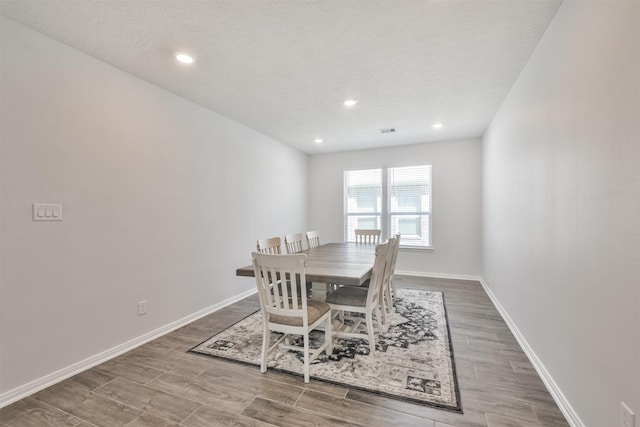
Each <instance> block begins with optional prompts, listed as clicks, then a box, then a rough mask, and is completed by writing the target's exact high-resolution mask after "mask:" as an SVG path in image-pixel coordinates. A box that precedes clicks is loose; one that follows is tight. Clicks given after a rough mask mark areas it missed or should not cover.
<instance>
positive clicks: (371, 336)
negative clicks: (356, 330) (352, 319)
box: [365, 310, 376, 354]
mask: <svg viewBox="0 0 640 427" xmlns="http://www.w3.org/2000/svg"><path fill="white" fill-rule="evenodd" d="M372 311H373V310H369V311H367V314H366V315H365V316H366V319H365V321H366V322H367V333H368V335H369V350H370V354H373V353H374V352H375V351H376V339H375V335H374V334H373V318H372V315H373V313H372Z"/></svg>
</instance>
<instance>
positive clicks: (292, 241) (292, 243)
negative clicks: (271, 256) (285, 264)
mask: <svg viewBox="0 0 640 427" xmlns="http://www.w3.org/2000/svg"><path fill="white" fill-rule="evenodd" d="M303 240H304V236H303V235H302V233H294V234H287V235H286V236H284V245H285V246H286V247H287V253H288V254H297V253H299V252H302V249H303V248H302V241H303Z"/></svg>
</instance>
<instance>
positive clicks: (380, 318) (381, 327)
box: [375, 305, 389, 334]
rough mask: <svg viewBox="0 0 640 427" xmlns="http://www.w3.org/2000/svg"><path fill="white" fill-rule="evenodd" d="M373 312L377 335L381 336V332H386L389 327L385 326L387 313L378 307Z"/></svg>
mask: <svg viewBox="0 0 640 427" xmlns="http://www.w3.org/2000/svg"><path fill="white" fill-rule="evenodd" d="M375 310H376V320H377V322H378V333H379V334H382V333H383V332H387V328H388V327H389V325H387V316H386V314H387V312H386V311H384V307H380V305H378V306H377V307H376V308H375Z"/></svg>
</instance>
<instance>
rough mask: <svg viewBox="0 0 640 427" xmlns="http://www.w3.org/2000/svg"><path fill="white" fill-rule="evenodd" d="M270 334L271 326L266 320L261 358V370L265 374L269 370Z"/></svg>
mask: <svg viewBox="0 0 640 427" xmlns="http://www.w3.org/2000/svg"><path fill="white" fill-rule="evenodd" d="M270 336H271V333H270V332H269V328H268V327H267V324H266V322H264V325H263V332H262V357H261V358H260V359H261V360H260V372H262V373H263V374H264V373H265V372H267V353H268V352H269V338H270Z"/></svg>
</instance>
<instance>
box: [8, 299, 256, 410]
mask: <svg viewBox="0 0 640 427" xmlns="http://www.w3.org/2000/svg"><path fill="white" fill-rule="evenodd" d="M256 292H257V289H253V290H249V291H246V292H243V293H241V294H238V295H235V296H233V297H231V298H228V299H226V300H224V301H221V302H219V303H217V304H214V305H212V306H210V307H207V308H204V309H202V310H200V311H197V312H195V313H193V314H190V315H189V316H186V317H183V318H182V319H179V320H176V321H175V322H171V323H169V324H167V325H164V326H162V327H160V328H158V329H155V330H153V331H151V332H147V333H146V334H143V335H140V336H139V337H137V338H134V339H132V340H129V341H127V342H125V343H122V344H120V345H117V346H115V347H113V348H110V349H108V350H105V351H103V352H101V353H98V354H96V355H94V356H91V357H89V358H87V359H84V360H81V361H79V362H76V363H74V364H72V365H69V366H67V367H66V368H63V369H60V370H58V371H55V372H52V373H50V374H48V375H45V376H44V377H41V378H38V379H36V380H33V381H31V382H29V383H27V384H24V385H22V386H19V387H16V388H14V389H13V390H9V391H7V392H5V393H2V394H1V395H0V408H3V407H5V406H7V405H10V404H11V403H13V402H16V401H18V400H20V399H23V398H25V397H27V396H30V395H32V394H33V393H36V392H38V391H40V390H43V389H45V388H47V387H50V386H52V385H54V384H56V383H58V382H60V381H62V380H65V379H67V378H70V377H72V376H74V375H76V374H79V373H80V372H83V371H86V370H87V369H90V368H93V367H94V366H96V365H99V364H101V363H104V362H106V361H108V360H110V359H113V358H114V357H117V356H120V355H121V354H124V353H126V352H127V351H130V350H133V349H134V348H136V347H139V346H141V345H143V344H146V343H148V342H149V341H152V340H154V339H156V338H159V337H161V336H163V335H166V334H168V333H169V332H171V331H174V330H176V329H178V328H181V327H183V326H185V325H187V324H189V323H191V322H193V321H195V320H198V319H200V318H202V317H204V316H207V315H208V314H211V313H213V312H215V311H218V310H220V309H222V308H224V307H226V306H228V305H231V304H233V303H235V302H237V301H240V300H241V299H243V298H246V297H248V296H249V295H252V294H255V293H256Z"/></svg>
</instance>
